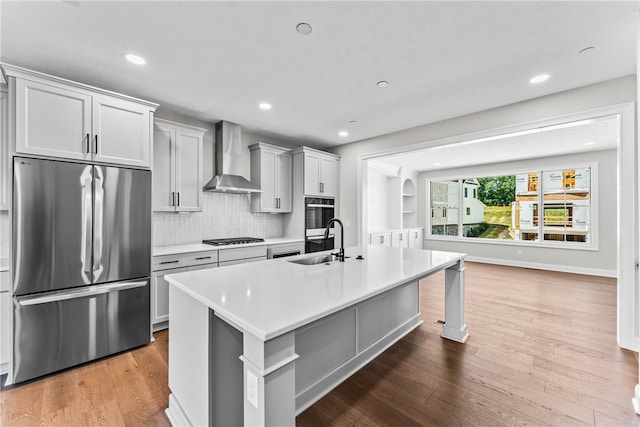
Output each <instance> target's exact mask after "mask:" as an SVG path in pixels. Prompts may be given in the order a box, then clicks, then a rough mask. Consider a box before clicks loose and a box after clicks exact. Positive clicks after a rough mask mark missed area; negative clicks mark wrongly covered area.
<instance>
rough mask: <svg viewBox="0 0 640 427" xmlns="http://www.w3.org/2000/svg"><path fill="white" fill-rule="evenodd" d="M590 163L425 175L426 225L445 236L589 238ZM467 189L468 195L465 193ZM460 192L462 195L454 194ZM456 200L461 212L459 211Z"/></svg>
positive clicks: (548, 241)
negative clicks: (435, 176) (492, 173)
mask: <svg viewBox="0 0 640 427" xmlns="http://www.w3.org/2000/svg"><path fill="white" fill-rule="evenodd" d="M595 167H596V165H591V166H589V167H579V168H576V167H571V168H566V169H560V168H558V169H545V170H540V171H523V172H522V173H516V174H509V175H496V176H480V177H474V178H460V179H451V180H429V179H427V188H428V189H429V191H430V203H431V224H429V225H428V226H427V230H431V235H432V236H445V237H447V238H463V239H466V238H471V239H489V240H494V241H498V240H502V241H530V242H536V243H538V244H552V245H557V244H559V243H567V244H572V245H573V244H591V242H592V233H593V230H591V224H590V218H591V217H592V210H593V209H594V208H595V207H594V206H592V203H591V200H592V194H591V189H592V183H591V176H592V171H593V170H594V169H595ZM469 189H471V194H473V197H472V198H467V197H466V196H467V195H468V194H469ZM459 194H463V195H464V197H462V198H460V199H458V195H459ZM459 203H462V208H463V210H464V215H462V212H459V211H458V205H459ZM541 206H542V208H540V207H541Z"/></svg>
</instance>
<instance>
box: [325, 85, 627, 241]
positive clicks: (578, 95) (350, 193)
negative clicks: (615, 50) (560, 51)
mask: <svg viewBox="0 0 640 427" xmlns="http://www.w3.org/2000/svg"><path fill="white" fill-rule="evenodd" d="M470 96H473V94H470ZM635 100H636V76H626V77H621V78H618V79H614V80H609V81H605V82H601V83H597V84H593V85H589V86H584V87H581V88H576V89H572V90H569V91H565V92H560V93H556V94H552V95H548V96H544V97H540V98H534V99H531V100H528V101H523V102H519V103H516V104H511V105H507V106H503V107H499V108H495V109H491V110H487V111H482V112H478V113H474V114H469V115H466V116H462V117H456V118H453V119H449V120H444V121H441V122H437V123H432V124H427V125H424V126H419V127H416V128H412V129H407V130H404V131H400V132H394V133H391V134H388V135H382V136H379V137H376V138H370V139H366V140H362V141H358V142H354V143H350V144H345V145H342V146H339V147H335V148H333V149H332V150H330V151H332V152H334V153H336V154H339V155H341V156H342V160H341V162H340V206H341V211H340V215H341V217H342V219H343V221H344V222H345V230H346V234H345V245H348V246H352V245H357V244H358V230H359V228H360V226H359V222H358V221H359V218H358V182H359V177H358V156H361V155H366V154H371V153H376V152H380V151H383V150H388V149H390V148H393V147H402V146H405V145H410V144H416V143H421V142H426V141H434V140H438V139H442V138H447V137H453V136H459V135H465V134H469V133H473V132H480V131H484V130H491V129H498V128H502V127H507V126H514V125H519V124H525V123H529V122H534V121H538V120H544V119H548V118H553V117H558V116H563V115H568V114H573V113H577V112H581V111H586V110H591V109H595V108H601V107H605V106H611V105H616V104H621V103H625V102H632V101H635ZM460 102H464V100H460Z"/></svg>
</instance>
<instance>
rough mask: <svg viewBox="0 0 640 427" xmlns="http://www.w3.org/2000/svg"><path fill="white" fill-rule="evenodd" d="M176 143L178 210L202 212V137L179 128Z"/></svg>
mask: <svg viewBox="0 0 640 427" xmlns="http://www.w3.org/2000/svg"><path fill="white" fill-rule="evenodd" d="M176 142H177V143H176V149H175V156H176V161H175V165H176V186H175V187H176V190H175V191H176V193H177V196H176V205H177V207H176V209H177V210H178V211H183V212H194V211H201V210H202V203H201V194H202V184H201V181H200V180H201V176H202V137H201V136H198V135H194V134H192V133H190V132H186V131H182V130H181V129H179V128H178V129H177V130H176Z"/></svg>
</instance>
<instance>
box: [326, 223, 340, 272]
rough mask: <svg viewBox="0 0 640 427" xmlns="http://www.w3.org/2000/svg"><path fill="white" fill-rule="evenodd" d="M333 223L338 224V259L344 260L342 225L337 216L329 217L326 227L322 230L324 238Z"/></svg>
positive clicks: (327, 235)
mask: <svg viewBox="0 0 640 427" xmlns="http://www.w3.org/2000/svg"><path fill="white" fill-rule="evenodd" d="M333 223H338V224H340V252H338V261H340V262H344V225H343V224H342V221H340V220H339V219H338V218H331V219H330V220H329V221H327V228H326V229H325V230H324V238H325V239H327V238H329V229H330V228H331V226H332V225H333Z"/></svg>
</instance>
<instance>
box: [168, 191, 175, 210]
mask: <svg viewBox="0 0 640 427" xmlns="http://www.w3.org/2000/svg"><path fill="white" fill-rule="evenodd" d="M175 205H176V193H174V192H173V191H172V192H171V201H170V202H169V206H175Z"/></svg>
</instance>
